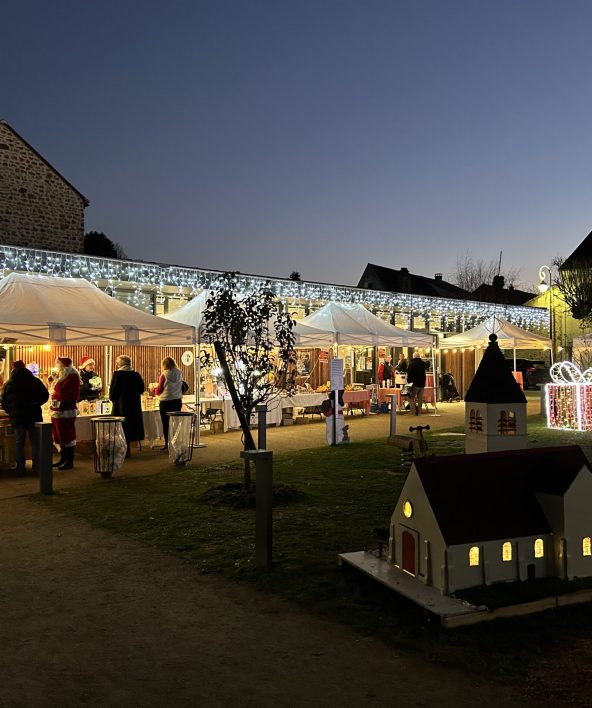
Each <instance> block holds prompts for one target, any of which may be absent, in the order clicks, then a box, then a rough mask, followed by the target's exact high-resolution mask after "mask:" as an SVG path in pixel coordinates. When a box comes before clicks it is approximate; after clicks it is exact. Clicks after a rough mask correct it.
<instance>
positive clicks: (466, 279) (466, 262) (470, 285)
mask: <svg viewBox="0 0 592 708" xmlns="http://www.w3.org/2000/svg"><path fill="white" fill-rule="evenodd" d="M498 270H499V260H498V259H496V258H492V259H491V260H489V261H486V260H484V259H483V258H473V256H472V255H471V254H470V253H469V252H467V253H465V255H464V256H462V257H459V258H457V259H456V265H455V268H454V272H453V273H452V274H451V275H450V276H449V277H450V281H451V282H452V283H454V285H458V287H459V288H463V290H467V291H468V292H470V293H472V292H473V291H475V290H476V289H477V288H478V287H479V286H480V285H483V283H485V284H487V285H491V284H492V283H493V279H494V277H495V276H496V275H498ZM500 275H503V276H504V282H505V284H506V286H507V287H519V285H520V282H519V279H520V269H519V268H506V267H504V268H503V269H502V271H501V272H500Z"/></svg>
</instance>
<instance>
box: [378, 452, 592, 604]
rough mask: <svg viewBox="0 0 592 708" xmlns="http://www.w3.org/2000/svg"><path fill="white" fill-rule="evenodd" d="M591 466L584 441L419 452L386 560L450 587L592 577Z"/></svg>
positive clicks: (448, 590) (435, 584) (430, 582)
mask: <svg viewBox="0 0 592 708" xmlns="http://www.w3.org/2000/svg"><path fill="white" fill-rule="evenodd" d="M591 472H592V471H591V470H590V466H589V464H588V461H587V459H586V457H585V455H584V453H583V452H582V450H581V449H580V448H579V447H578V446H572V447H551V448H538V449H532V450H513V451H503V452H497V453H484V454H480V455H451V456H445V457H424V458H418V459H416V460H415V461H414V463H413V466H412V467H411V471H410V473H409V476H408V478H407V481H406V482H405V485H404V487H403V491H402V493H401V496H400V498H399V501H398V503H397V506H396V508H395V511H394V513H393V515H392V518H391V526H390V540H389V561H390V562H391V563H393V564H394V565H395V566H397V567H399V568H400V569H401V570H403V571H405V572H406V573H409V574H410V575H413V576H415V577H416V578H417V580H418V581H420V582H422V583H424V584H426V585H431V586H433V587H435V588H438V589H439V590H440V591H441V592H442V593H443V594H451V593H453V592H455V591H456V590H461V589H463V588H469V587H474V586H477V585H482V584H485V585H490V584H492V583H496V582H510V581H519V580H520V581H521V580H529V579H534V578H544V577H552V576H554V577H559V578H562V579H570V580H571V579H573V578H576V577H589V576H592V546H591V539H592V515H591V514H590V505H591V502H592V473H591Z"/></svg>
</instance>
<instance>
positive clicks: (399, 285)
mask: <svg viewBox="0 0 592 708" xmlns="http://www.w3.org/2000/svg"><path fill="white" fill-rule="evenodd" d="M358 287H359V288H366V289H367V290H384V291H387V292H392V293H409V294H411V295H427V296H430V297H445V298H453V299H455V300H470V299H475V298H472V297H471V294H470V293H469V292H467V291H466V290H463V289H462V288H459V287H458V286H457V285H453V284H452V283H447V282H446V281H445V280H443V278H442V273H436V275H435V276H434V277H433V278H427V277H426V276H424V275H415V274H414V273H410V272H409V271H408V270H407V268H400V269H399V270H396V269H395V268H386V267H385V266H379V265H375V264H374V263H368V265H367V266H366V268H365V269H364V272H363V273H362V277H361V278H360V282H359V283H358Z"/></svg>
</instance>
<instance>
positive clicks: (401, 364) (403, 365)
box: [395, 354, 408, 374]
mask: <svg viewBox="0 0 592 708" xmlns="http://www.w3.org/2000/svg"><path fill="white" fill-rule="evenodd" d="M407 366H408V365H407V359H406V358H405V354H401V356H400V357H399V361H397V365H396V366H395V370H396V371H397V372H398V373H399V374H406V373H407Z"/></svg>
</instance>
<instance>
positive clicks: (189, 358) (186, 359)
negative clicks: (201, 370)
mask: <svg viewBox="0 0 592 708" xmlns="http://www.w3.org/2000/svg"><path fill="white" fill-rule="evenodd" d="M181 361H182V362H183V364H185V366H191V364H193V352H192V351H191V350H190V349H188V350H187V351H185V352H183V354H181Z"/></svg>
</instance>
